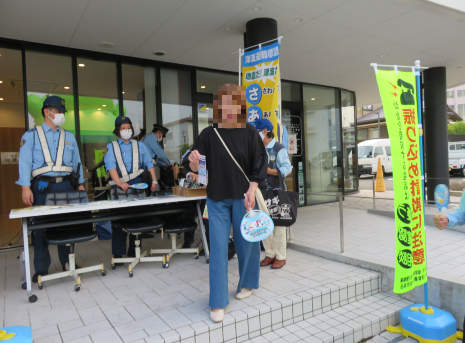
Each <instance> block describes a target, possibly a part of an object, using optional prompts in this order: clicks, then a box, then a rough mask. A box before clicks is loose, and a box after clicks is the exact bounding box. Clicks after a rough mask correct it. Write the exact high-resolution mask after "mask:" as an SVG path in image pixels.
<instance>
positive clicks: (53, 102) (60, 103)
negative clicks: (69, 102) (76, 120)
mask: <svg viewBox="0 0 465 343" xmlns="http://www.w3.org/2000/svg"><path fill="white" fill-rule="evenodd" d="M47 107H53V108H56V109H57V110H58V111H60V112H63V113H65V112H68V111H66V108H65V99H63V98H60V97H59V96H56V95H52V96H49V97H47V98H46V99H45V101H44V104H43V106H42V110H43V109H44V108H47Z"/></svg>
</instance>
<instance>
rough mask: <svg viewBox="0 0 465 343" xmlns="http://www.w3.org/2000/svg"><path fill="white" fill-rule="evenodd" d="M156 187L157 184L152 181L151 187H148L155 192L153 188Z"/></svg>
mask: <svg viewBox="0 0 465 343" xmlns="http://www.w3.org/2000/svg"><path fill="white" fill-rule="evenodd" d="M156 189H157V184H156V183H152V187H150V190H151V191H152V192H155V190H156Z"/></svg>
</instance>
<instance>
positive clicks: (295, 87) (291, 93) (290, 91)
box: [281, 81, 300, 102]
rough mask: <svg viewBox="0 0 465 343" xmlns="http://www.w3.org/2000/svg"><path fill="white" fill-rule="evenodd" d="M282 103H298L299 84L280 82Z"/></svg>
mask: <svg viewBox="0 0 465 343" xmlns="http://www.w3.org/2000/svg"><path fill="white" fill-rule="evenodd" d="M281 100H282V101H294V102H298V101H300V84H299V83H294V82H286V81H283V82H281Z"/></svg>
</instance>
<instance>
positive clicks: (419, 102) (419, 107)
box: [415, 60, 429, 310]
mask: <svg viewBox="0 0 465 343" xmlns="http://www.w3.org/2000/svg"><path fill="white" fill-rule="evenodd" d="M415 71H416V75H415V77H416V80H417V113H418V128H419V129H420V164H421V186H422V189H423V209H424V208H425V203H426V201H425V196H426V193H425V167H424V161H423V132H424V131H423V122H422V111H421V110H422V107H423V106H422V105H423V102H422V96H421V84H420V60H416V61H415ZM424 213H425V212H424V211H423V218H422V219H423V222H425V218H424ZM425 235H426V231H425ZM427 264H428V262H427V261H426V265H427ZM426 272H427V273H428V269H426ZM423 286H424V289H425V309H426V310H428V309H429V305H428V281H426V282H425V284H424V285H423Z"/></svg>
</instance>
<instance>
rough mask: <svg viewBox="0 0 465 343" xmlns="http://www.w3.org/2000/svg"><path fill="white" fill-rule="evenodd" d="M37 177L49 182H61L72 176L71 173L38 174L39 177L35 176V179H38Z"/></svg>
mask: <svg viewBox="0 0 465 343" xmlns="http://www.w3.org/2000/svg"><path fill="white" fill-rule="evenodd" d="M36 179H37V180H39V181H45V182H49V183H61V182H64V181H68V180H70V176H69V175H66V176H38V177H35V178H34V180H36Z"/></svg>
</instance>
